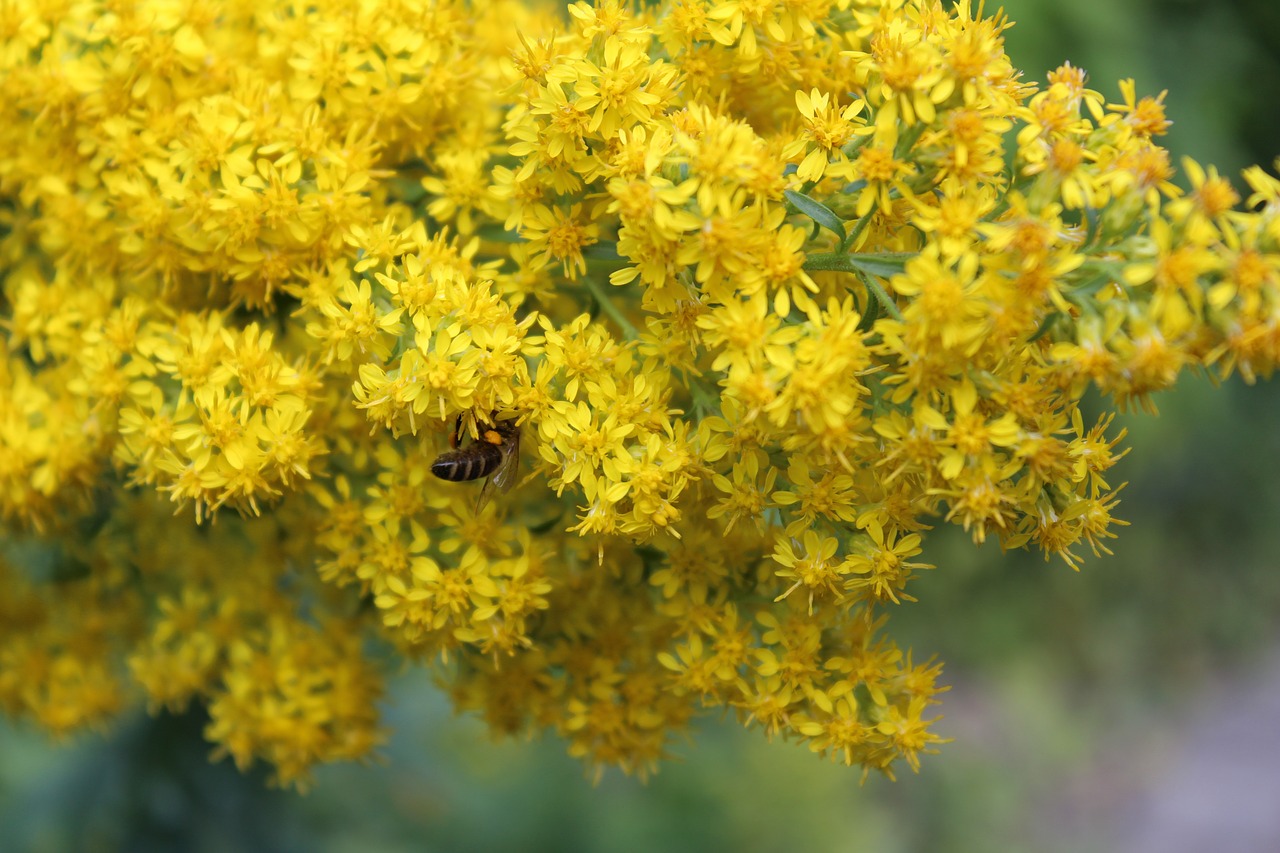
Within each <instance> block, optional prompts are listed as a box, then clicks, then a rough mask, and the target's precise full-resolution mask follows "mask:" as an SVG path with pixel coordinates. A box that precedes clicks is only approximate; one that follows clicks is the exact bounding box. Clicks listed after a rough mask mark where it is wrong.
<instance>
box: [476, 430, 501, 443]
mask: <svg viewBox="0 0 1280 853" xmlns="http://www.w3.org/2000/svg"><path fill="white" fill-rule="evenodd" d="M481 438H483V439H484V440H485V441H487V442H489V443H490V444H502V433H500V432H498V431H497V430H496V429H487V430H485V431H484V435H482V436H481Z"/></svg>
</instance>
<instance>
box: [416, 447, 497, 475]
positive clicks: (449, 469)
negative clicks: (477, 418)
mask: <svg viewBox="0 0 1280 853" xmlns="http://www.w3.org/2000/svg"><path fill="white" fill-rule="evenodd" d="M501 462H502V450H501V448H500V447H498V445H496V444H489V443H487V442H483V441H477V442H474V443H472V444H469V445H467V446H466V447H464V448H462V449H461V450H451V451H449V452H448V453H443V454H441V455H440V457H439V458H437V459H436V461H435V462H432V463H431V473H432V474H435V475H436V476H437V477H439V478H440V479H441V480H448V481H449V482H451V483H461V482H462V481H464V480H478V479H480V478H481V477H487V476H489V475H490V474H492V473H493V472H494V471H495V470H496V469H497V467H498V465H499V464H500V463H501Z"/></svg>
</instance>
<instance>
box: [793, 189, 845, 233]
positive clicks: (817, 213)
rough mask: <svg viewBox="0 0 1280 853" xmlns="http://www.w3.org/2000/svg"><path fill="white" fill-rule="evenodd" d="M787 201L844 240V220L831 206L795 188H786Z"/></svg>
mask: <svg viewBox="0 0 1280 853" xmlns="http://www.w3.org/2000/svg"><path fill="white" fill-rule="evenodd" d="M783 195H784V196H786V198H787V201H788V202H790V204H791V206H792V207H794V208H795V209H796V210H798V211H800V212H801V213H803V214H804V215H805V216H807V217H809V218H810V219H812V220H813V221H814V222H816V223H818V224H819V225H821V226H822V227H823V228H825V229H827V230H828V231H830V232H831V233H832V234H835V235H836V236H837V237H839V238H840V242H842V243H843V242H844V220H842V219H841V218H840V217H839V216H836V215H835V213H833V212H832V210H831V208H829V207H827V206H826V205H825V204H823V203H822V202H820V201H814V200H813V199H811V198H809V197H808V196H807V195H805V194H804V193H798V192H796V191H795V190H786V191H784V192H783Z"/></svg>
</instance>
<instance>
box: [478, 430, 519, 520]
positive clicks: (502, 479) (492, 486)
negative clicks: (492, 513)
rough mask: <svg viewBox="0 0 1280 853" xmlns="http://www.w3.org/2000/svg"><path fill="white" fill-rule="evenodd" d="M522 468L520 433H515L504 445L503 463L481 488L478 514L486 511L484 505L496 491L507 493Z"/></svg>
mask: <svg viewBox="0 0 1280 853" xmlns="http://www.w3.org/2000/svg"><path fill="white" fill-rule="evenodd" d="M519 468H520V433H519V432H518V431H517V432H514V433H512V434H511V436H510V437H509V438H508V439H507V440H506V441H504V442H503V443H502V461H501V462H499V463H498V468H497V470H496V471H494V472H493V473H492V474H490V475H489V476H488V477H486V478H485V480H484V485H483V486H481V487H480V497H479V498H477V499H476V513H477V514H479V512H480V510H482V509H484V505H485V504H487V503H488V502H489V498H491V497H493V493H494V491H499V492H505V491H506V490H507V489H510V488H511V487H512V486H513V485H514V484H515V482H516V472H517V471H518V470H519Z"/></svg>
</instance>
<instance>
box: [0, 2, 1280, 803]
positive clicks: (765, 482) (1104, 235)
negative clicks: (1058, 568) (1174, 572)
mask: <svg viewBox="0 0 1280 853" xmlns="http://www.w3.org/2000/svg"><path fill="white" fill-rule="evenodd" d="M136 5H137V8H136V9H131V10H127V11H121V10H115V11H113V12H112V13H111V14H107V15H100V14H99V11H100V10H97V9H96V7H93V6H92V5H80V6H74V5H73V6H70V7H68V8H67V9H65V10H63V12H64V13H65V14H60V15H59V16H57V17H56V18H53V17H49V16H43V17H42V16H26V17H23V16H18V17H13V16H12V15H10V17H9V18H8V19H6V20H8V21H9V26H8V29H7V30H6V32H7V35H8V36H9V38H8V41H7V42H6V43H5V45H4V46H3V47H0V81H2V82H0V94H3V98H0V103H3V105H4V106H3V107H0V109H3V110H5V116H6V118H7V121H5V122H3V123H0V195H3V201H4V205H3V210H4V211H5V212H4V214H3V216H4V222H3V226H4V227H3V228H2V229H0V231H3V234H4V236H3V237H2V238H0V289H2V290H0V293H2V298H0V330H3V337H4V342H5V348H4V352H3V354H0V525H3V526H4V530H5V533H6V535H13V536H21V537H25V542H24V546H23V547H24V548H25V549H27V550H30V551H32V552H40V553H41V554H43V555H45V556H47V558H48V560H49V561H50V562H51V563H57V564H58V565H59V566H61V567H63V568H65V569H66V570H67V572H66V573H67V575H68V576H67V577H66V578H63V579H62V581H61V582H60V583H57V584H54V583H42V582H37V581H36V580H33V579H32V578H28V577H26V576H24V574H23V573H22V572H21V571H19V567H15V566H12V565H10V564H9V563H7V562H4V560H5V559H8V556H7V555H4V556H2V557H0V584H3V586H4V588H5V589H6V590H10V591H11V592H12V594H11V595H9V594H6V595H5V596H2V597H0V708H3V709H4V710H5V711H6V712H7V713H9V714H11V715H14V716H21V717H27V718H30V719H32V720H34V721H36V722H37V723H38V724H40V725H42V726H43V727H44V728H46V729H47V730H48V731H50V732H51V733H53V734H56V735H62V734H66V733H70V732H72V731H74V730H76V729H78V728H83V727H87V726H92V727H101V726H104V725H106V724H108V723H109V722H110V720H111V719H112V718H113V717H115V716H117V715H119V714H120V713H122V712H123V711H124V710H126V709H127V708H129V707H130V706H132V705H136V704H138V703H145V704H146V705H147V706H148V707H149V708H151V709H152V710H154V711H157V712H158V711H159V710H161V709H170V710H179V709H182V708H184V707H186V706H188V705H189V704H190V703H191V702H202V703H204V704H205V705H206V706H207V707H208V709H209V713H210V718H211V721H210V724H209V727H208V730H207V734H208V736H209V737H210V739H211V740H212V741H214V743H215V745H216V749H217V752H218V754H226V755H228V756H230V757H232V758H233V759H234V760H235V762H236V763H237V764H238V765H239V766H241V767H245V766H248V765H249V764H250V763H252V762H254V761H256V760H264V761H266V762H268V763H269V764H270V765H271V766H272V767H273V769H274V773H275V778H276V779H277V780H278V781H279V782H282V783H286V784H294V785H305V784H306V781H307V778H308V774H309V772H310V769H311V768H312V767H313V766H314V765H315V764H316V763H319V762H324V761H332V760H340V759H351V758H361V757H363V756H365V755H367V754H368V752H369V751H370V750H371V749H372V748H373V747H374V746H375V745H376V744H377V743H378V742H379V740H380V738H381V734H380V731H379V724H378V715H377V702H378V701H379V698H380V696H381V693H382V676H381V672H382V670H383V669H385V668H386V667H387V666H389V665H390V663H391V661H390V660H388V658H396V657H399V658H405V659H408V660H412V661H432V660H435V659H437V658H440V659H444V660H448V661H455V660H456V661H459V662H460V663H459V665H458V666H456V667H450V668H448V670H447V671H448V673H449V675H448V676H447V680H448V682H449V683H448V685H447V686H448V690H449V693H450V696H451V698H452V699H453V701H454V703H455V705H456V706H457V707H458V708H459V709H460V710H473V711H476V712H477V713H479V714H480V715H481V716H482V718H483V719H485V721H486V722H487V724H488V725H489V726H490V727H491V729H492V730H493V731H494V732H495V733H499V734H516V733H521V732H526V731H535V730H551V731H554V732H556V733H558V734H559V735H560V736H561V737H563V738H564V739H565V740H566V741H567V742H568V749H569V752H570V753H571V754H573V755H576V756H579V757H581V758H582V759H583V760H584V761H586V762H587V763H588V764H589V765H591V766H592V767H593V768H594V769H595V770H596V771H597V772H599V771H600V770H601V769H602V768H603V767H605V766H606V765H612V766H619V767H621V768H623V769H624V770H627V771H629V772H636V773H639V774H646V773H648V772H651V771H652V770H653V769H654V767H655V765H656V763H657V762H658V761H659V760H660V759H661V758H662V757H663V756H664V754H665V750H666V745H667V744H668V743H669V742H670V740H671V738H672V737H673V736H675V735H676V734H677V733H678V732H680V731H681V730H683V729H685V728H686V727H687V726H688V724H689V721H690V719H691V717H692V716H693V715H694V714H696V713H699V712H700V711H702V710H704V709H707V708H721V709H732V710H733V712H734V713H736V714H737V715H738V717H739V719H740V720H741V721H742V722H743V723H744V724H747V725H750V724H751V723H753V722H759V723H760V724H761V726H762V728H763V729H764V730H765V732H766V733H767V734H768V735H770V736H773V735H778V736H781V737H784V738H789V739H794V740H798V741H801V742H804V743H805V744H807V746H808V748H809V749H811V750H813V751H814V752H817V753H822V754H827V755H831V756H833V757H835V758H837V759H839V760H842V761H845V762H847V763H851V764H858V765H860V766H861V767H862V768H863V769H864V771H869V770H873V769H874V770H879V771H883V772H885V773H887V774H890V775H891V774H892V773H893V768H894V765H895V763H897V762H900V761H904V762H906V764H907V766H909V767H911V768H912V770H916V769H917V768H918V764H919V759H920V756H921V755H922V754H927V753H930V752H932V751H933V750H934V747H935V746H936V745H937V744H938V743H940V739H939V738H938V737H937V736H936V735H935V734H933V733H932V730H931V725H932V722H933V720H934V719H935V718H934V717H933V716H932V710H931V706H932V705H934V704H935V703H936V702H938V699H939V695H940V694H941V693H942V692H944V691H945V689H946V688H945V687H944V686H942V685H941V684H940V683H939V679H940V678H941V670H940V665H938V664H935V663H933V662H930V663H927V664H922V665H916V664H913V663H912V659H911V656H910V655H909V654H904V653H903V652H902V651H901V650H900V649H899V648H898V646H897V645H896V644H895V643H894V641H893V638H892V635H891V633H890V632H889V631H888V630H887V628H886V620H887V617H888V615H889V613H890V612H891V611H892V610H893V609H894V608H896V607H899V606H901V605H903V604H904V603H909V602H911V601H914V600H915V598H916V596H917V595H919V594H921V593H919V591H918V589H917V586H918V581H919V580H920V576H921V574H922V573H923V572H924V570H926V569H930V568H931V567H930V566H928V565H927V564H924V563H920V562H917V561H916V558H917V557H918V555H919V554H920V553H921V550H922V548H923V543H924V538H925V537H926V536H927V535H928V531H929V529H930V528H931V527H932V526H933V525H936V524H938V523H952V524H956V525H958V526H960V527H962V528H963V529H965V530H967V531H969V534H970V535H971V536H972V538H973V539H974V540H975V541H978V542H981V541H982V540H983V539H984V538H985V537H988V536H990V537H992V538H995V539H998V540H999V542H1000V544H1001V546H1003V547H1006V548H1008V547H1024V546H1026V547H1036V548H1039V549H1040V550H1041V551H1042V552H1043V553H1044V554H1045V556H1046V557H1048V556H1051V555H1057V556H1059V557H1061V558H1062V559H1063V561H1064V562H1065V563H1066V564H1067V565H1069V566H1070V567H1072V568H1078V567H1079V566H1080V565H1081V562H1082V560H1081V555H1082V553H1083V552H1082V551H1081V549H1080V545H1081V544H1082V543H1083V544H1085V545H1087V546H1088V548H1089V550H1090V551H1092V552H1093V553H1094V554H1095V555H1103V554H1107V553H1109V551H1108V550H1107V547H1108V542H1107V540H1109V539H1110V538H1113V537H1114V536H1115V535H1116V534H1115V531H1116V528H1117V527H1118V526H1121V525H1123V524H1124V522H1123V521H1120V520H1119V519H1117V518H1116V517H1115V515H1114V513H1115V511H1116V505H1117V493H1118V492H1119V491H1120V489H1121V488H1122V485H1113V484H1112V482H1110V481H1111V480H1112V479H1113V476H1112V474H1111V473H1110V472H1111V470H1112V469H1113V468H1114V466H1115V465H1116V463H1117V462H1118V461H1119V459H1120V458H1121V457H1123V455H1124V452H1125V451H1123V450H1122V449H1120V448H1119V442H1120V441H1121V439H1123V437H1124V432H1123V430H1119V431H1118V430H1116V429H1115V428H1114V426H1113V414H1114V412H1106V413H1104V414H1103V415H1102V416H1101V417H1099V419H1098V420H1097V421H1096V422H1094V423H1093V424H1092V425H1086V423H1085V421H1084V418H1083V416H1082V415H1081V412H1080V406H1079V401H1080V399H1081V397H1082V395H1083V394H1084V393H1085V391H1086V389H1087V388H1088V387H1089V386H1091V385H1092V386H1093V387H1094V388H1096V389H1098V390H1099V391H1101V392H1102V394H1104V395H1106V396H1107V397H1108V398H1109V400H1110V402H1111V404H1112V406H1113V408H1116V409H1119V408H1124V407H1126V406H1128V405H1130V404H1134V405H1139V406H1148V405H1149V400H1150V397H1151V395H1152V394H1153V393H1154V392H1156V391H1159V390H1162V389H1164V388H1167V387H1169V386H1170V385H1172V384H1174V383H1175V382H1176V381H1177V379H1178V377H1179V376H1180V375H1181V374H1182V372H1183V370H1184V368H1192V367H1199V368H1202V369H1203V368H1210V369H1213V370H1214V371H1216V372H1217V373H1218V374H1219V375H1229V374H1230V373H1232V372H1235V371H1239V372H1240V373H1241V374H1242V375H1243V376H1244V377H1245V378H1246V379H1248V380H1250V381H1252V380H1254V379H1255V378H1257V377H1267V376H1269V375H1270V374H1271V372H1272V371H1273V370H1274V369H1275V366H1276V363H1277V359H1280V333H1277V326H1276V322H1275V313H1276V310H1277V306H1278V305H1280V180H1278V179H1276V178H1275V177H1273V176H1271V175H1268V174H1267V173H1266V172H1264V171H1263V170H1262V169H1259V168H1253V169H1249V170H1246V172H1245V173H1244V181H1245V184H1244V185H1243V186H1244V187H1245V188H1247V191H1246V189H1243V188H1242V189H1237V188H1235V187H1233V186H1232V184H1231V182H1230V181H1229V180H1228V178H1226V177H1224V176H1221V175H1219V174H1218V172H1217V171H1216V170H1214V169H1213V168H1212V167H1204V166H1201V165H1199V164H1198V163H1196V162H1194V161H1190V160H1188V161H1185V162H1184V164H1183V169H1184V171H1185V173H1186V175H1187V178H1188V180H1189V183H1190V192H1187V193H1186V194H1183V193H1182V192H1181V191H1180V190H1179V189H1178V188H1177V186H1176V185H1175V184H1174V183H1172V178H1173V177H1174V174H1175V169H1174V164H1173V163H1171V161H1170V159H1169V157H1168V154H1167V152H1166V151H1164V149H1162V148H1161V147H1159V145H1158V144H1157V143H1156V142H1155V140H1156V139H1157V138H1158V137H1159V136H1160V135H1161V134H1162V133H1164V131H1165V130H1166V128H1167V126H1168V118H1167V117H1166V114H1165V106H1164V94H1163V93H1161V94H1160V95H1158V96H1156V97H1154V98H1152V97H1140V96H1139V94H1138V92H1137V89H1136V87H1135V85H1134V84H1133V83H1132V81H1124V82H1122V83H1121V84H1120V86H1119V92H1120V97H1119V100H1118V101H1116V102H1115V103H1110V104H1108V103H1107V102H1106V100H1105V99H1104V97H1103V95H1101V94H1100V93H1099V92H1097V91H1094V90H1093V89H1090V88H1087V85H1086V84H1087V76H1086V75H1085V73H1084V71H1083V70H1081V69H1078V68H1075V67H1072V66H1070V65H1064V66H1063V67H1062V68H1060V69H1057V70H1056V71H1054V72H1053V73H1051V74H1050V75H1049V79H1048V81H1047V83H1046V84H1045V85H1044V86H1042V87H1039V88H1038V87H1036V86H1033V85H1030V84H1028V83H1025V82H1023V81H1022V80H1021V79H1020V76H1019V72H1018V71H1017V70H1016V69H1014V68H1013V67H1012V65H1011V64H1010V62H1009V60H1008V58H1007V56H1006V55H1005V53H1004V48H1003V43H1002V39H1003V32H1004V30H1005V29H1006V28H1007V27H1008V26H1009V22H1008V21H1007V20H1006V19H1005V18H1004V17H1003V15H1000V14H998V15H996V16H994V17H988V16H986V15H985V14H984V12H983V10H982V7H981V6H980V5H979V6H978V7H977V8H975V7H974V5H973V4H972V3H970V2H961V3H957V4H943V3H940V2H935V0H841V2H838V3H822V2H817V3H808V2H782V3H777V2H772V0H770V2H762V0H670V2H665V3H661V4H658V5H656V6H653V7H649V8H645V9H643V10H637V9H635V8H633V7H632V6H630V5H628V4H625V3H621V2H617V0H600V2H597V3H596V4H595V5H591V4H589V3H586V2H577V3H574V4H573V5H572V6H570V7H569V9H568V16H569V25H568V28H567V30H566V27H565V24H564V19H563V18H561V17H559V16H557V15H555V14H553V12H552V11H550V10H545V9H537V8H528V7H526V6H525V5H523V4H521V3H518V2H515V0H492V2H486V3H479V4H475V3H472V4H464V3H461V2H459V0H433V2H430V3H425V4H424V3H421V2H416V0H414V2H407V3H403V4H372V5H370V6H369V7H368V8H367V9H365V10H364V12H362V14H361V15H360V16H354V17H353V16H352V15H350V14H348V11H349V10H345V9H339V8H337V7H336V6H335V5H334V4H332V3H330V2H328V0H318V2H315V3H312V4H310V5H307V6H306V7H305V8H302V7H297V6H296V5H288V6H287V8H286V4H282V3H279V2H277V0H267V2H266V4H265V6H264V7H263V8H262V9H260V10H256V12H255V14H254V15H245V14H242V11H243V10H239V11H237V10H236V9H233V8H232V7H231V6H230V5H228V4H225V3H222V2H220V0H217V2H213V3H212V5H211V6H210V8H209V9H207V10H205V11H203V12H202V13H201V14H200V15H198V16H195V17H190V16H188V17H186V18H184V17H183V16H180V15H178V14H177V13H176V12H175V11H174V9H173V8H172V6H171V4H166V3H164V2H159V0H140V2H139V3H138V4H136ZM365 13H367V14H365ZM3 28H4V27H2V26H0V29H3ZM1242 195H1243V196H1246V199H1245V202H1244V208H1243V209H1241V208H1240V205H1239V200H1240V198H1241V196H1242ZM454 445H457V450H456V452H457V453H461V454H463V455H464V457H465V458H468V459H470V460H471V461H469V462H468V463H467V465H466V471H467V472H470V473H475V474H476V475H477V476H476V479H477V480H486V481H488V480H489V479H490V478H491V477H493V478H494V480H495V481H497V480H500V481H501V482H500V483H498V484H497V485H505V486H507V487H509V491H507V492H506V493H501V490H500V489H499V488H496V487H494V482H486V483H485V484H483V485H481V484H479V483H466V482H451V481H446V480H443V479H440V478H439V477H438V476H436V473H433V472H435V471H436V469H435V467H434V466H433V463H434V462H435V461H436V460H437V457H439V456H440V455H441V454H442V453H444V452H446V451H448V450H451V449H452V448H453V446H454ZM457 458H458V457H456V456H452V457H448V459H451V460H454V462H456V460H457ZM508 461H514V462H516V463H518V464H517V465H515V466H514V469H512V468H508V467H505V466H506V464H507V462H508ZM495 466H497V467H495ZM499 469H500V470H501V472H502V474H501V476H500V477H494V475H495V474H496V473H498V470H499ZM437 473H438V472H437ZM175 509H176V510H177V514H176V515H174V514H173V513H174V510H175ZM926 589H927V587H926ZM371 637H375V638H378V639H379V640H380V641H381V642H378V643H367V642H366V640H367V639H369V638H371ZM375 649H380V650H383V651H381V652H379V651H375ZM388 649H389V650H391V651H390V652H387V651H385V650H388Z"/></svg>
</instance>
